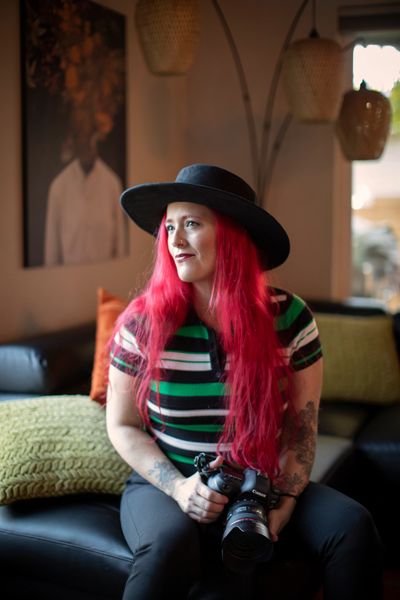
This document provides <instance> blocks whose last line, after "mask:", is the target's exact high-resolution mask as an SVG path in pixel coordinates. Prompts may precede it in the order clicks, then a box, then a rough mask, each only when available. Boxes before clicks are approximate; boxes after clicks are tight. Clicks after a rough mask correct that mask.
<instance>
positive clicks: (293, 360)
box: [276, 290, 322, 371]
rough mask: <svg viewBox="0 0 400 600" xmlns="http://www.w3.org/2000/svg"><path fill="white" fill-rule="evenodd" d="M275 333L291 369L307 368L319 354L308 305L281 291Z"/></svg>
mask: <svg viewBox="0 0 400 600" xmlns="http://www.w3.org/2000/svg"><path fill="white" fill-rule="evenodd" d="M277 298H279V316H278V318H277V327H276V328H277V333H278V337H279V339H280V342H281V344H282V346H283V352H284V355H285V357H286V359H287V362H288V364H289V365H290V366H291V367H292V369H293V370H294V371H300V370H301V369H305V368H306V367H309V366H310V365H312V364H313V363H315V362H316V361H317V360H319V359H320V358H321V356H322V348H321V342H320V338H319V333H318V327H317V324H316V321H315V319H314V316H313V314H312V312H311V310H310V308H309V307H308V306H307V304H306V303H305V302H304V300H302V298H300V297H299V296H297V295H296V294H291V293H289V292H286V291H285V292H283V291H282V290H280V294H279V295H278V296H277Z"/></svg>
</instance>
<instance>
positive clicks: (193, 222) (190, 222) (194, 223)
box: [186, 221, 198, 228]
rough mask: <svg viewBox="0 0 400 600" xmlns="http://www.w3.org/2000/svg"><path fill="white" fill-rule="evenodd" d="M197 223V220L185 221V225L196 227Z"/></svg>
mask: <svg viewBox="0 0 400 600" xmlns="http://www.w3.org/2000/svg"><path fill="white" fill-rule="evenodd" d="M197 225H198V223H197V221H186V227H190V228H192V227H196V226H197Z"/></svg>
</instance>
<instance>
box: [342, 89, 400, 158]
mask: <svg viewBox="0 0 400 600" xmlns="http://www.w3.org/2000/svg"><path fill="white" fill-rule="evenodd" d="M391 115H392V111H391V107H390V102H389V100H388V99H387V98H386V96H384V95H383V94H381V93H380V92H377V91H375V90H369V89H367V85H366V83H365V81H362V83H361V85H360V89H359V90H351V91H349V92H347V93H346V94H345V95H344V98H343V103H342V108H341V111H340V115H339V118H338V121H337V123H336V134H337V137H338V139H339V141H340V145H341V148H342V151H343V154H344V155H345V157H346V158H347V159H348V160H376V159H378V158H379V157H380V156H381V155H382V152H383V149H384V147H385V144H386V140H387V137H388V135H389V129H390V121H391Z"/></svg>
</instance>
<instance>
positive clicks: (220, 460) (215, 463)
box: [210, 456, 224, 469]
mask: <svg viewBox="0 0 400 600" xmlns="http://www.w3.org/2000/svg"><path fill="white" fill-rule="evenodd" d="M223 462H224V459H223V458H222V456H217V458H215V459H214V460H212V461H211V462H210V468H211V469H218V468H219V467H220V466H221V465H222V463H223Z"/></svg>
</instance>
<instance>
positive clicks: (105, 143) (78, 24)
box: [20, 0, 129, 267]
mask: <svg viewBox="0 0 400 600" xmlns="http://www.w3.org/2000/svg"><path fill="white" fill-rule="evenodd" d="M20 15H21V75H22V85H21V96H22V153H23V161H22V165H23V196H24V266H25V267H40V266H56V265H74V264H75V265H76V264H89V263H94V262H104V261H108V260H112V259H116V258H120V257H122V256H125V255H126V254H127V253H128V246H129V244H128V224H127V219H126V218H125V216H124V215H123V212H122V210H121V208H120V205H119V196H120V194H121V192H122V190H123V188H124V187H125V182H126V80H125V63H126V52H125V40H126V34H125V20H126V17H125V16H124V15H122V14H120V13H117V12H115V11H113V10H110V9H109V8H106V7H104V6H102V5H101V4H98V3H97V2H92V1H90V0H80V1H79V2H76V1H75V0H20Z"/></svg>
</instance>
